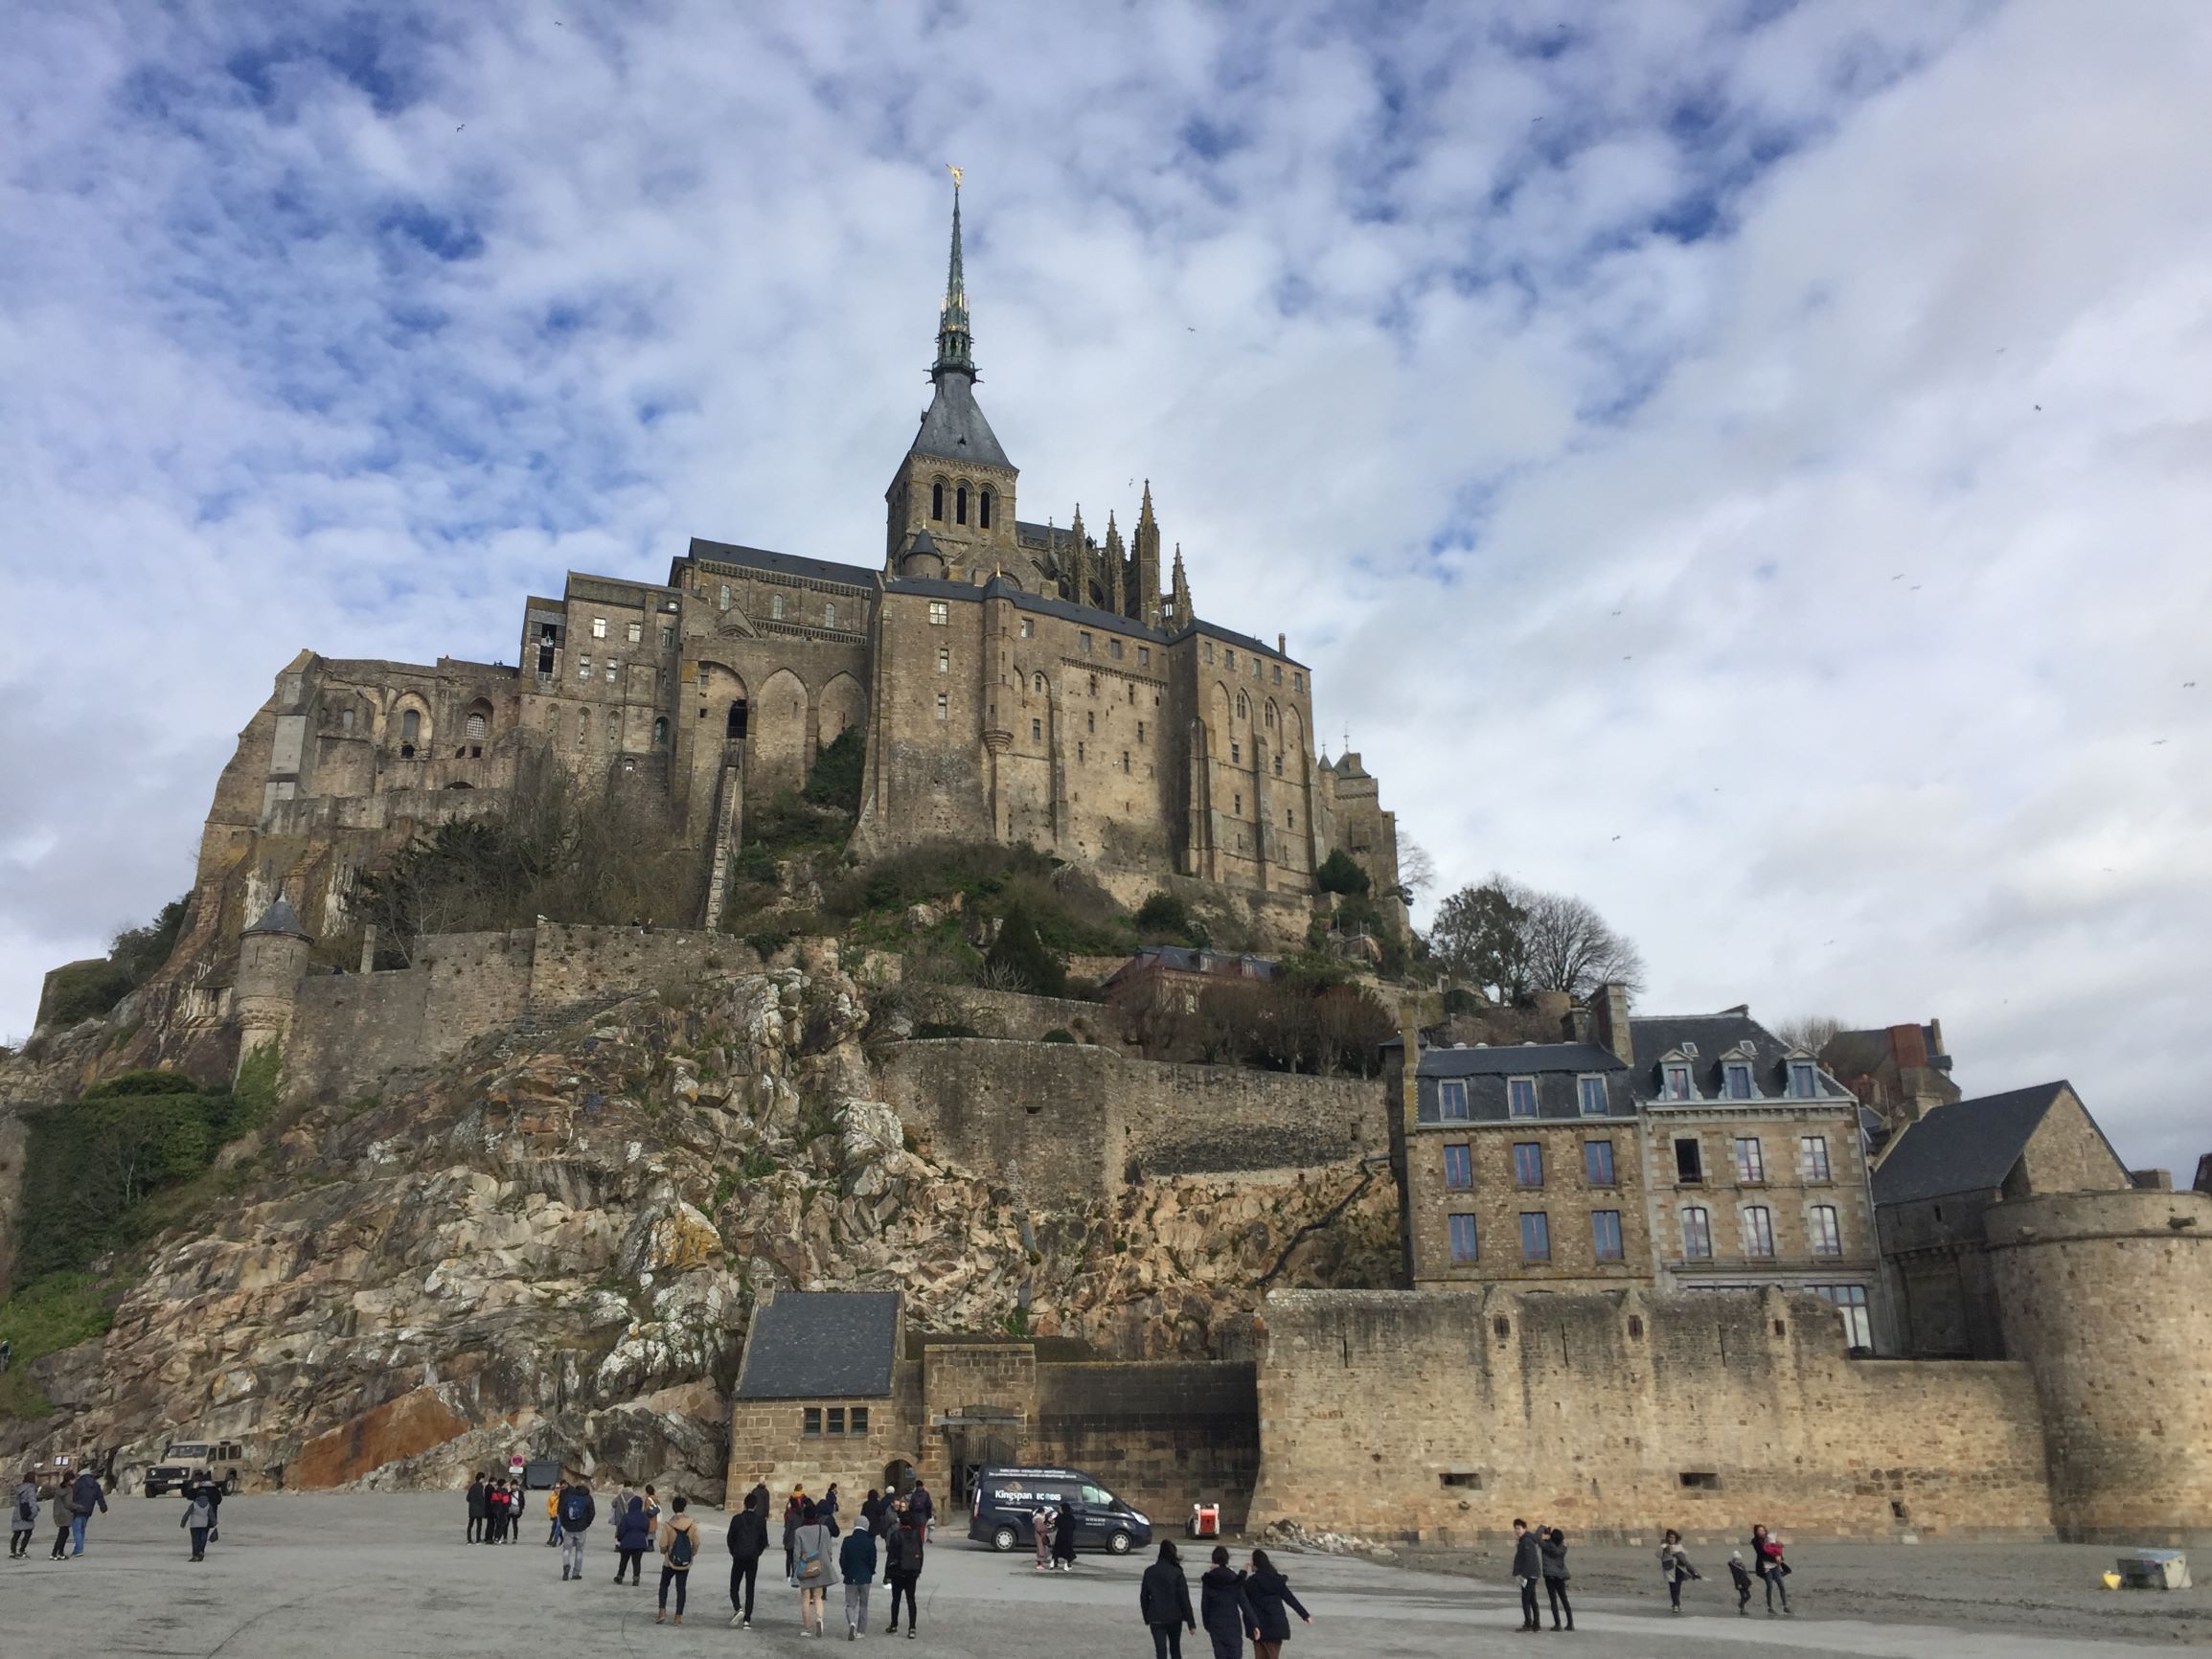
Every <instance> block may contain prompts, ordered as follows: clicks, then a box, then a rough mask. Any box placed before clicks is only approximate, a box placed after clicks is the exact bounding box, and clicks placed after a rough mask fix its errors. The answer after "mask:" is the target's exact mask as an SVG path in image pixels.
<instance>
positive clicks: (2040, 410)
mask: <svg viewBox="0 0 2212 1659" xmlns="http://www.w3.org/2000/svg"><path fill="white" fill-rule="evenodd" d="M2042 408H2043V406H2042V405H2041V403H2038V404H2037V405H2036V413H2038V414H2039V415H2040V414H2041V413H2042Z"/></svg>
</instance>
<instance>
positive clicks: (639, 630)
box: [627, 622, 645, 646]
mask: <svg viewBox="0 0 2212 1659" xmlns="http://www.w3.org/2000/svg"><path fill="white" fill-rule="evenodd" d="M627 632H628V635H629V643H630V644H631V645H633V646H634V645H636V644H637V643H638V641H640V640H642V639H644V638H645V624H643V623H641V622H633V623H631V624H630V625H629V627H628V629H627Z"/></svg>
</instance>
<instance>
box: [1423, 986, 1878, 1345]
mask: <svg viewBox="0 0 2212 1659" xmlns="http://www.w3.org/2000/svg"><path fill="white" fill-rule="evenodd" d="M1591 1012H1592V1019H1591V1021H1590V1027H1591V1030H1590V1037H1591V1040H1588V1041H1577V1042H1558V1043H1543V1042H1523V1043H1518V1044H1512V1045H1504V1046H1492V1045H1486V1044H1480V1043H1477V1044H1473V1045H1471V1046H1467V1045H1454V1046H1451V1047H1446V1048H1434V1047H1421V1048H1419V1049H1418V1055H1419V1060H1418V1064H1417V1066H1416V1067H1415V1075H1414V1077H1413V1079H1411V1080H1412V1084H1413V1086H1412V1088H1411V1089H1410V1090H1409V1089H1408V1088H1407V1086H1406V1085H1407V1081H1408V1079H1407V1078H1406V1076H1405V1070H1404V1066H1403V1056H1404V1054H1405V1053H1406V1045H1407V1042H1408V1040H1409V1037H1410V1039H1411V1040H1412V1041H1414V1042H1415V1043H1418V1041H1419V1035H1418V1034H1417V1033H1410V1034H1407V1035H1402V1036H1401V1038H1400V1039H1399V1041H1398V1043H1397V1044H1396V1045H1394V1046H1393V1048H1392V1049H1391V1051H1390V1065H1391V1073H1390V1075H1391V1080H1392V1086H1393V1088H1394V1089H1395V1091H1396V1092H1397V1095H1398V1104H1399V1110H1398V1111H1397V1113H1396V1114H1395V1120H1396V1131H1395V1135H1394V1140H1395V1142H1396V1146H1395V1148H1394V1153H1395V1156H1396V1158H1397V1160H1398V1162H1399V1165H1400V1169H1401V1171H1402V1172H1401V1181H1400V1192H1401V1194H1402V1214H1403V1233H1404V1239H1405V1260H1406V1276H1407V1281H1408V1283H1410V1284H1412V1285H1414V1286H1415V1287H1416V1288H1429V1287H1437V1288H1442V1287H1447V1286H1451V1287H1475V1286H1483V1285H1492V1284H1503V1285H1510V1286H1515V1287H1525V1288H1529V1289H1544V1290H1550V1291H1556V1292H1573V1291H1592V1290H1606V1289H1612V1288H1619V1287H1624V1286H1627V1285H1630V1284H1638V1285H1643V1286H1646V1287H1649V1288H1651V1289H1653V1290H1655V1291H1659V1292H1667V1293H1671V1292H1675V1291H1686V1290H1708V1289H1710V1290H1722V1289H1726V1290H1748V1289H1759V1288H1763V1287H1765V1286H1767V1285H1778V1286H1781V1287H1783V1288H1785V1289H1790V1290H1812V1291H1813V1292H1815V1293H1817V1294H1819V1295H1821V1296H1823V1297H1825V1298H1826V1299H1828V1300H1829V1301H1830V1302H1831V1303H1832V1304H1833V1305H1834V1306H1835V1307H1836V1309H1837V1311H1838V1314H1839V1316H1840V1318H1841V1320H1842V1322H1843V1325H1844V1329H1845V1330H1846V1332H1847V1335H1848V1338H1849V1340H1850V1342H1851V1345H1852V1346H1854V1347H1862V1348H1870V1347H1872V1346H1873V1341H1874V1322H1873V1304H1874V1302H1875V1296H1874V1290H1875V1287H1876V1285H1877V1284H1878V1282H1879V1275H1878V1271H1877V1266H1878V1252H1877V1250H1876V1245H1875V1232H1874V1215H1873V1205H1872V1202H1871V1199H1870V1197H1869V1194H1868V1189H1867V1166H1866V1158H1865V1150H1864V1140H1863V1136H1862V1134H1861V1132H1860V1125H1859V1107H1858V1102H1856V1101H1855V1100H1854V1099H1853V1097H1852V1096H1851V1095H1850V1094H1849V1093H1848V1092H1847V1091H1845V1090H1844V1089H1843V1088H1842V1086H1841V1085H1840V1084H1838V1083H1837V1082H1836V1079H1833V1078H1831V1077H1829V1076H1828V1075H1827V1074H1826V1073H1825V1072H1824V1071H1822V1069H1821V1068H1820V1066H1819V1064H1818V1062H1817V1061H1816V1060H1814V1059H1813V1057H1812V1056H1811V1055H1809V1054H1806V1053H1803V1052H1802V1051H1799V1050H1797V1049H1794V1048H1792V1047H1790V1045H1789V1044H1787V1043H1785V1042H1783V1041H1782V1040H1781V1039H1780V1038H1778V1037H1776V1036H1774V1035H1773V1034H1771V1033H1769V1032H1768V1031H1767V1029H1766V1028H1765V1027H1763V1026H1761V1025H1760V1024H1758V1022H1756V1021H1755V1020H1753V1019H1752V1018H1751V1017H1750V1015H1749V1014H1748V1013H1747V1012H1746V1011H1744V1010H1741V1009H1737V1010H1731V1011H1727V1012H1725V1013H1720V1014H1703V1015H1695V1016H1670V1017H1664V1018H1633V1019H1632V1018H1630V1015H1629V1012H1628V999H1627V996H1626V994H1625V992H1623V991H1622V989H1621V988H1619V987H1617V986H1611V987H1607V988H1606V989H1605V990H1604V991H1603V992H1602V993H1601V994H1600V995H1599V996H1598V997H1597V998H1596V999H1595V1000H1594V1005H1593V1008H1592V1011H1591Z"/></svg>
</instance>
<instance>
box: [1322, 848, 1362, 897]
mask: <svg viewBox="0 0 2212 1659" xmlns="http://www.w3.org/2000/svg"><path fill="white" fill-rule="evenodd" d="M1313 880H1314V882H1315V884H1316V885H1318V886H1319V887H1320V889H1321V891H1322V892H1324V893H1351V894H1357V895H1359V896H1360V897H1361V898H1365V897H1366V895H1367V892H1368V890H1369V889H1370V888H1371V887H1372V886H1373V885H1374V884H1373V883H1372V882H1371V881H1370V880H1369V879H1368V876H1367V872H1366V871H1364V870H1362V869H1360V868H1359V866H1358V865H1357V864H1356V863H1354V862H1353V861H1352V859H1351V858H1350V857H1348V856H1347V855H1346V853H1345V852H1344V849H1343V848H1341V847H1338V848H1336V849H1334V851H1332V852H1330V854H1329V856H1328V857H1326V858H1324V859H1322V860H1321V868H1320V869H1318V870H1316V871H1315V872H1314V873H1313Z"/></svg>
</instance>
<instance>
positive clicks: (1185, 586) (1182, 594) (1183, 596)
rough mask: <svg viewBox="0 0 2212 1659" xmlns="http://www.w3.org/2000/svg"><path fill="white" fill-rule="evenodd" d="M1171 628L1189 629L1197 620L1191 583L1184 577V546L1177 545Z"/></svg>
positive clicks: (1170, 617)
mask: <svg viewBox="0 0 2212 1659" xmlns="http://www.w3.org/2000/svg"><path fill="white" fill-rule="evenodd" d="M1168 609H1169V611H1170V613H1171V614H1170V616H1169V618H1168V625H1169V626H1170V628H1187V627H1189V626H1190V625H1191V624H1192V622H1193V621H1195V620H1196V619H1195V618H1194V617H1193V616H1192V615H1191V583H1190V579H1189V578H1187V577H1185V576H1184V575H1183V544H1182V543H1181V542H1179V541H1178V542H1176V543H1175V572H1174V587H1173V588H1172V589H1171V590H1170V592H1169V595H1168Z"/></svg>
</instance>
